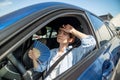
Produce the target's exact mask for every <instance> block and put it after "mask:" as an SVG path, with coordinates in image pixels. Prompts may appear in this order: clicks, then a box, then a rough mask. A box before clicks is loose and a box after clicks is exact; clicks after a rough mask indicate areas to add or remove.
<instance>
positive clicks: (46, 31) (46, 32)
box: [0, 15, 92, 80]
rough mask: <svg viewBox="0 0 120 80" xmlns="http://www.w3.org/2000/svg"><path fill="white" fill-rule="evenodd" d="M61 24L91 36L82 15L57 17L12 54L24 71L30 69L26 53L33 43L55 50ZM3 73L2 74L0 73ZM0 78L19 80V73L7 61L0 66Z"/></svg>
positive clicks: (29, 60)
mask: <svg viewBox="0 0 120 80" xmlns="http://www.w3.org/2000/svg"><path fill="white" fill-rule="evenodd" d="M63 24H70V25H72V26H74V27H75V28H76V29H77V30H79V31H81V32H84V33H86V34H92V32H91V30H90V27H88V26H89V25H88V23H87V22H86V20H85V18H84V17H83V15H81V16H80V15H79V16H78V15H67V16H62V17H59V18H57V19H55V20H53V21H52V22H50V23H48V24H47V25H46V26H43V27H42V28H41V29H40V30H38V31H37V32H36V33H35V34H33V35H32V36H31V37H30V38H29V39H27V40H26V41H25V42H24V43H22V45H21V46H19V47H18V48H17V49H16V50H14V51H13V52H12V54H13V56H14V57H15V58H16V59H17V60H18V61H19V62H20V64H22V65H23V66H24V68H25V69H26V70H29V69H30V68H32V67H33V66H32V61H31V59H30V58H29V57H28V51H29V50H30V48H31V46H32V44H33V42H34V41H35V40H38V41H40V42H42V43H44V44H45V45H46V46H47V47H48V48H49V49H53V48H57V47H58V43H57V41H56V36H57V31H58V29H59V27H60V26H62V25H63ZM78 41H79V40H78V39H77V38H76V40H75V42H74V43H73V44H71V45H74V44H76V43H78V45H80V42H78ZM3 70H4V71H5V72H4V73H2V71H3ZM0 75H1V76H0V77H2V78H1V80H6V79H8V80H9V79H14V78H16V79H17V80H21V74H20V71H19V70H18V69H17V68H16V67H15V66H14V65H13V64H12V63H11V62H10V61H8V60H7V59H6V60H5V62H4V64H2V63H1V64H0Z"/></svg>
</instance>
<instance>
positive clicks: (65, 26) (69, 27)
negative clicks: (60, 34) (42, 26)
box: [60, 24, 74, 33]
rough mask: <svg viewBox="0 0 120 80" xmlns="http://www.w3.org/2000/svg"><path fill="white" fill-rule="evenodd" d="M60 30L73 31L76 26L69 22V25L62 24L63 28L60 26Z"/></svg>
mask: <svg viewBox="0 0 120 80" xmlns="http://www.w3.org/2000/svg"><path fill="white" fill-rule="evenodd" d="M60 30H63V31H65V32H67V33H72V31H73V30H74V28H73V26H71V25H70V24H67V25H62V28H60Z"/></svg>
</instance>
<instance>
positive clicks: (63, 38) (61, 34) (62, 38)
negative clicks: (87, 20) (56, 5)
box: [57, 29, 71, 44]
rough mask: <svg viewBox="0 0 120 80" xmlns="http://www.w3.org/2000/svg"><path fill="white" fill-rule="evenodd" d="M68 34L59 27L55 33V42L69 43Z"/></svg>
mask: <svg viewBox="0 0 120 80" xmlns="http://www.w3.org/2000/svg"><path fill="white" fill-rule="evenodd" d="M70 39H71V38H70V34H69V33H66V32H65V31H63V30H61V29H59V31H58V34H57V42H58V43H60V44H69V43H70Z"/></svg>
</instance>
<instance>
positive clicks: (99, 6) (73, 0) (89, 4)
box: [0, 0, 120, 17]
mask: <svg viewBox="0 0 120 80" xmlns="http://www.w3.org/2000/svg"><path fill="white" fill-rule="evenodd" d="M41 2H64V3H68V4H72V5H75V6H78V7H82V8H84V9H86V10H88V11H90V12H92V13H94V14H96V15H98V16H100V15H105V14H108V13H110V14H111V15H112V16H116V15H118V14H119V13H120V0H0V17H1V16H3V15H5V14H8V13H10V12H12V11H15V10H18V9H20V8H23V7H26V6H29V5H33V4H38V3H41Z"/></svg>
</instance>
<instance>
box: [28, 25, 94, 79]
mask: <svg viewBox="0 0 120 80" xmlns="http://www.w3.org/2000/svg"><path fill="white" fill-rule="evenodd" d="M75 37H77V38H79V39H80V41H81V45H80V46H78V47H76V48H74V49H73V50H72V51H71V52H70V53H69V54H68V55H66V56H65V57H64V59H63V60H62V61H61V62H60V63H59V64H58V65H57V66H56V67H55V68H54V69H53V71H52V72H51V73H50V74H49V75H48V76H47V77H46V78H45V80H52V79H54V78H55V77H57V76H58V75H60V74H61V73H63V72H64V71H66V70H67V69H69V68H70V67H72V65H74V64H75V63H77V62H78V61H79V60H81V58H82V56H83V55H85V54H87V53H88V52H89V51H91V50H93V49H94V48H95V45H96V41H95V39H94V37H93V36H91V35H87V34H84V33H82V32H79V31H78V30H76V29H75V28H73V26H71V25H69V24H67V25H63V26H62V27H60V28H59V30H58V34H57V42H58V43H59V47H58V48H55V49H52V50H51V52H50V58H49V60H48V64H47V65H46V66H47V70H49V68H50V67H51V66H52V65H53V64H54V63H55V62H56V61H57V60H58V59H59V58H60V57H61V56H62V55H63V54H64V53H66V52H67V51H68V50H69V49H70V48H71V47H72V46H69V44H71V43H73V42H74V40H75ZM53 45H54V44H53ZM33 53H34V52H33ZM35 55H36V54H31V55H30V56H35ZM34 58H35V57H31V59H32V60H33V63H34V68H35V69H36V70H37V71H39V72H41V71H43V70H41V68H40V67H41V66H42V65H40V64H38V63H37V61H36V60H35V59H34ZM36 58H38V57H36Z"/></svg>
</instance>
